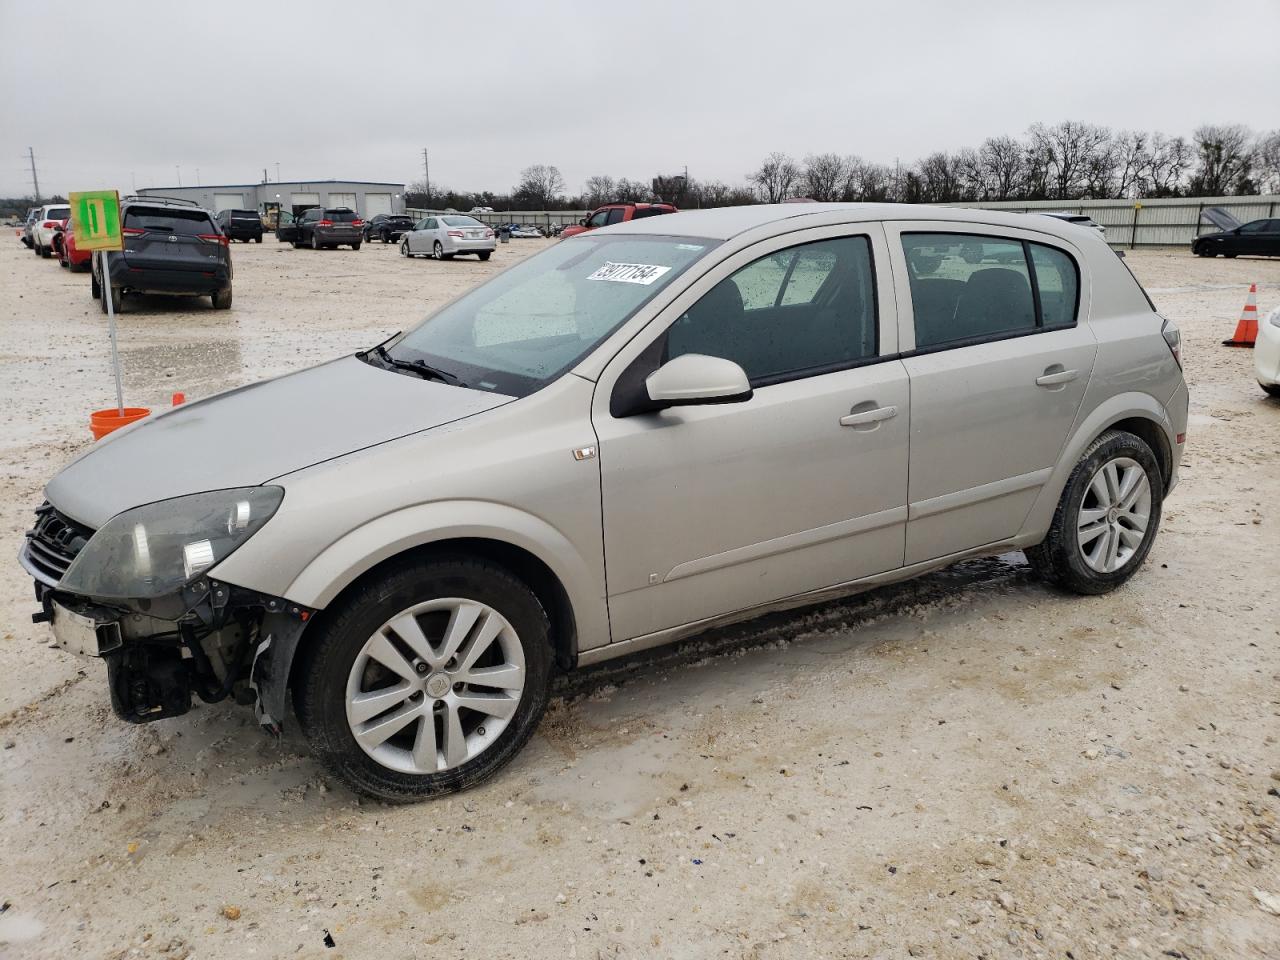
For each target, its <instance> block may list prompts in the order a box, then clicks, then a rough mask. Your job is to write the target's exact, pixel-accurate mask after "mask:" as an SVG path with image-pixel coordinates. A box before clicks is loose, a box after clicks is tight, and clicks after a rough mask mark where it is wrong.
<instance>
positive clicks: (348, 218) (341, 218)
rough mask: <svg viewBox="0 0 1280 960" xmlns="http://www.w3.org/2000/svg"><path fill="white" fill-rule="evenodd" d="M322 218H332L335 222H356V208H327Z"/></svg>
mask: <svg viewBox="0 0 1280 960" xmlns="http://www.w3.org/2000/svg"><path fill="white" fill-rule="evenodd" d="M321 219H322V220H332V221H333V222H334V223H355V222H356V219H357V218H356V213H355V211H354V210H326V211H325V212H324V216H323V217H322V218H321Z"/></svg>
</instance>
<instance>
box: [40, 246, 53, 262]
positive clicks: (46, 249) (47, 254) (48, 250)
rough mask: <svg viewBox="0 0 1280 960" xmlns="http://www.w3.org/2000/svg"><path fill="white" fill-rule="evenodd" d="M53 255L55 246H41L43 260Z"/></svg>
mask: <svg viewBox="0 0 1280 960" xmlns="http://www.w3.org/2000/svg"><path fill="white" fill-rule="evenodd" d="M52 256H53V248H52V247H41V248H40V258H41V259H42V260H48V259H49V258H50V257H52Z"/></svg>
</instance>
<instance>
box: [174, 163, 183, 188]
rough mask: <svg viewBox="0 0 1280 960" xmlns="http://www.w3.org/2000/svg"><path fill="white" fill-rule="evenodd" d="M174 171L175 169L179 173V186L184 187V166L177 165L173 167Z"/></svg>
mask: <svg viewBox="0 0 1280 960" xmlns="http://www.w3.org/2000/svg"><path fill="white" fill-rule="evenodd" d="M173 169H174V170H175V171H176V172H177V174H178V186H182V164H180V163H175V164H174V165H173Z"/></svg>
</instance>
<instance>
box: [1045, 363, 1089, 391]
mask: <svg viewBox="0 0 1280 960" xmlns="http://www.w3.org/2000/svg"><path fill="white" fill-rule="evenodd" d="M1054 366H1057V364H1055V365H1054ZM1049 370H1053V367H1050V368H1049ZM1049 370H1046V371H1045V373H1044V376H1041V377H1036V386H1037V387H1059V386H1062V384H1064V383H1070V382H1071V381H1072V380H1074V379H1075V378H1076V377H1078V376H1080V371H1079V370H1063V369H1061V368H1059V369H1058V370H1056V371H1055V372H1053V373H1050V372H1049Z"/></svg>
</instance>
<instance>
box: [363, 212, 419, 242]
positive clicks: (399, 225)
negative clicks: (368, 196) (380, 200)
mask: <svg viewBox="0 0 1280 960" xmlns="http://www.w3.org/2000/svg"><path fill="white" fill-rule="evenodd" d="M412 229H413V217H410V216H406V215H405V214H403V213H380V214H378V215H377V216H375V217H373V218H372V219H370V220H366V221H365V224H364V238H365V239H366V240H381V241H382V242H383V243H395V242H396V241H397V240H399V239H400V238H401V237H402V236H403V235H404V234H406V233H408V232H409V231H410V230H412Z"/></svg>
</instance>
